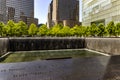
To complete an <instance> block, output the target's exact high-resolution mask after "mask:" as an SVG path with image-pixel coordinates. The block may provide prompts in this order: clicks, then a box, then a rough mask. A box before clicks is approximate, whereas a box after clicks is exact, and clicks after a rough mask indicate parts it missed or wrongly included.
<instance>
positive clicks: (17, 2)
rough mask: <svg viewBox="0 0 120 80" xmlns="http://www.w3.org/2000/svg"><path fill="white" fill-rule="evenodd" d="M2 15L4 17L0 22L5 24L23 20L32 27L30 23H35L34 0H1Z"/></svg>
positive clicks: (0, 10)
mask: <svg viewBox="0 0 120 80" xmlns="http://www.w3.org/2000/svg"><path fill="white" fill-rule="evenodd" d="M0 15H3V17H4V21H3V20H1V19H2V18H1V19H0V21H3V22H5V23H6V22H7V21H8V20H13V21H15V22H18V21H20V20H23V21H24V22H25V23H27V24H28V25H30V21H31V22H34V0H0Z"/></svg>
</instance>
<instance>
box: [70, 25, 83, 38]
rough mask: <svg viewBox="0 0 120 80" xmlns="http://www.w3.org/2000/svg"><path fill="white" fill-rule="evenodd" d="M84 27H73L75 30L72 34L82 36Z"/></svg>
mask: <svg viewBox="0 0 120 80" xmlns="http://www.w3.org/2000/svg"><path fill="white" fill-rule="evenodd" d="M81 29H82V27H81V26H78V25H75V26H74V27H73V30H72V34H73V35H74V36H80V37H81V36H82V30H81Z"/></svg>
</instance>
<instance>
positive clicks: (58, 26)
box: [50, 24, 63, 36]
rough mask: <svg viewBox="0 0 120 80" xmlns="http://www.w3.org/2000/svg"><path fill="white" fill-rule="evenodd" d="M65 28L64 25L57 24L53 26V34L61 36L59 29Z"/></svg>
mask: <svg viewBox="0 0 120 80" xmlns="http://www.w3.org/2000/svg"><path fill="white" fill-rule="evenodd" d="M62 28H63V25H61V24H57V25H55V26H53V27H52V28H51V31H50V32H51V33H50V34H51V36H59V31H60V30H61V29H62Z"/></svg>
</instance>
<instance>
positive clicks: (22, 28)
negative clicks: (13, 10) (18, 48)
mask: <svg viewBox="0 0 120 80" xmlns="http://www.w3.org/2000/svg"><path fill="white" fill-rule="evenodd" d="M27 34H28V27H27V25H26V23H24V22H23V21H19V22H18V23H17V24H16V35H17V36H23V35H27Z"/></svg>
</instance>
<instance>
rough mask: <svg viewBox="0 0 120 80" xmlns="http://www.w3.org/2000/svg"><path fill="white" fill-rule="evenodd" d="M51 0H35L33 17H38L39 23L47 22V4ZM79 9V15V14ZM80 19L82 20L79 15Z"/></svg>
mask: <svg viewBox="0 0 120 80" xmlns="http://www.w3.org/2000/svg"><path fill="white" fill-rule="evenodd" d="M50 2H51V0H35V18H38V19H39V24H41V23H44V24H45V23H46V22H47V13H48V6H49V4H50ZM80 10H81V0H80ZM81 15H82V14H81V11H80V16H81ZM80 21H82V17H80Z"/></svg>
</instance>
